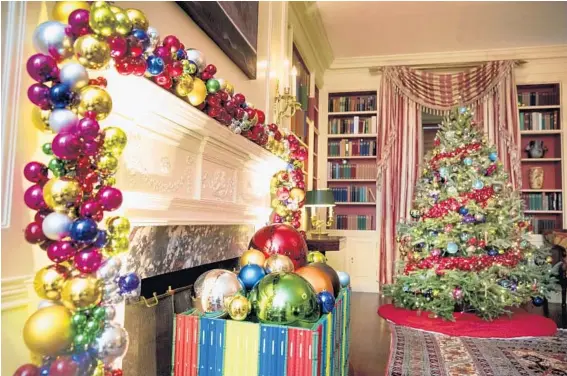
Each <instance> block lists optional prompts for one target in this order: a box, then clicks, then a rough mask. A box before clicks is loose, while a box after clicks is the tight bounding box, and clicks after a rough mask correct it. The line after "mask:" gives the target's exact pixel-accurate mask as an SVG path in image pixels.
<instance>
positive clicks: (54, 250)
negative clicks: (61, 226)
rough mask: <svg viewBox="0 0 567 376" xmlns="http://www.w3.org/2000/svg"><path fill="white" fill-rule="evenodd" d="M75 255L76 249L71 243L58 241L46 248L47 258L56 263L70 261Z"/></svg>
mask: <svg viewBox="0 0 567 376" xmlns="http://www.w3.org/2000/svg"><path fill="white" fill-rule="evenodd" d="M75 253H77V249H76V248H75V246H74V245H73V243H71V242H68V241H62V240H60V241H57V242H53V243H51V244H50V245H49V247H47V257H49V259H50V260H51V261H53V262H56V263H60V262H63V261H67V260H70V259H71V258H72V257H73V256H74V255H75Z"/></svg>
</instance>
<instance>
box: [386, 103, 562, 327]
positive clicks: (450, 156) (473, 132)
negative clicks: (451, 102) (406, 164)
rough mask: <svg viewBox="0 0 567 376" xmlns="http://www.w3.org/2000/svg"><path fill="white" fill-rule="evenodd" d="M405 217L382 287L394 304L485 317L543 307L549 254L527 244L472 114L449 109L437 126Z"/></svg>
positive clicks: (519, 212)
mask: <svg viewBox="0 0 567 376" xmlns="http://www.w3.org/2000/svg"><path fill="white" fill-rule="evenodd" d="M410 214H411V217H412V220H411V221H410V222H404V223H400V224H399V225H398V239H397V240H398V242H399V244H400V252H401V255H402V257H403V261H402V262H400V265H399V270H398V275H397V277H396V281H395V283H394V284H392V285H388V286H385V288H384V293H385V295H386V296H390V297H392V298H393V299H394V303H395V305H396V306H398V307H404V308H407V309H412V310H422V311H428V312H431V313H433V315H434V316H440V317H443V318H445V319H450V320H452V319H453V312H455V311H457V312H458V311H461V312H462V311H465V312H474V313H476V314H477V315H478V316H480V317H482V318H483V319H486V320H491V319H494V318H496V317H498V316H500V315H502V314H504V313H508V312H510V311H509V310H508V308H509V307H512V306H519V305H521V304H523V303H526V302H529V301H532V302H533V304H534V305H536V306H538V305H541V304H543V299H544V297H545V296H546V294H547V293H548V291H549V289H550V286H551V284H550V282H551V276H550V265H549V264H550V263H551V257H549V256H547V254H546V251H545V250H543V249H536V248H535V247H533V246H532V245H531V243H530V242H529V241H528V240H527V238H526V236H527V233H528V231H529V227H530V223H529V221H527V220H526V218H525V217H524V215H523V201H522V200H521V198H520V196H519V194H518V192H516V191H514V190H513V189H512V185H511V184H510V183H508V174H507V173H506V171H504V169H503V166H502V163H500V162H499V161H498V155H497V153H496V149H495V147H494V146H492V145H490V144H489V143H488V142H487V139H486V137H485V135H484V134H483V133H482V129H481V128H480V127H477V126H476V125H475V123H474V122H473V120H472V114H471V112H470V110H468V109H466V108H459V109H458V110H457V109H455V110H454V111H452V113H451V114H450V116H448V117H447V118H446V119H445V120H444V121H443V123H442V124H441V128H440V131H439V132H438V133H437V136H436V138H435V148H434V149H433V150H432V151H431V152H430V153H429V154H428V155H427V156H426V157H425V163H424V167H423V171H422V175H421V178H420V180H419V181H418V183H417V187H416V193H415V199H414V204H413V209H412V210H411V212H410Z"/></svg>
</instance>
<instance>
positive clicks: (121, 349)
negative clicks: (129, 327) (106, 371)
mask: <svg viewBox="0 0 567 376" xmlns="http://www.w3.org/2000/svg"><path fill="white" fill-rule="evenodd" d="M129 343H130V340H129V338H128V333H127V332H126V330H125V329H124V328H123V327H121V326H120V325H119V324H117V323H115V322H107V323H106V325H105V326H104V329H103V330H102V333H101V334H100V336H98V337H97V338H96V340H95V343H94V345H93V349H94V350H95V351H96V354H97V357H98V358H99V359H100V360H102V361H103V362H104V363H105V364H110V363H112V362H114V361H115V360H116V359H118V358H121V357H122V356H124V354H126V351H128V344H129Z"/></svg>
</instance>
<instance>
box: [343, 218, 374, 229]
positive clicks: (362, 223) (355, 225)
mask: <svg viewBox="0 0 567 376" xmlns="http://www.w3.org/2000/svg"><path fill="white" fill-rule="evenodd" d="M373 222H374V217H373V216H371V215H337V217H336V218H335V223H334V228H335V229H337V230H372V225H373Z"/></svg>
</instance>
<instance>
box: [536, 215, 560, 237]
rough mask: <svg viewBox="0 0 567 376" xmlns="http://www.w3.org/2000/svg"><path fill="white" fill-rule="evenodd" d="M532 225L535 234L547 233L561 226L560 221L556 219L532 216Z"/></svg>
mask: <svg viewBox="0 0 567 376" xmlns="http://www.w3.org/2000/svg"><path fill="white" fill-rule="evenodd" d="M532 227H533V232H534V234H545V233H546V232H549V231H553V230H555V229H557V228H559V222H558V221H557V220H555V219H538V218H532Z"/></svg>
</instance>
